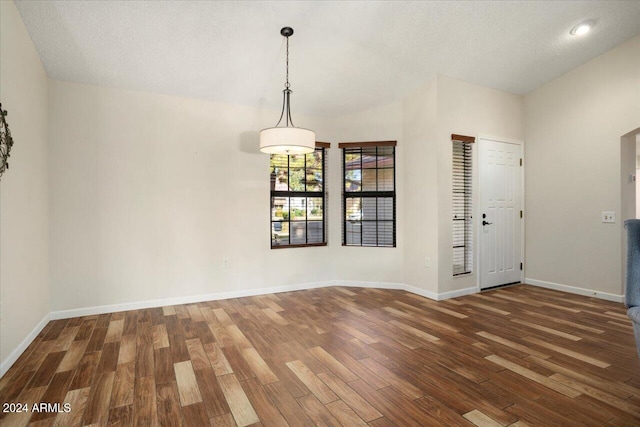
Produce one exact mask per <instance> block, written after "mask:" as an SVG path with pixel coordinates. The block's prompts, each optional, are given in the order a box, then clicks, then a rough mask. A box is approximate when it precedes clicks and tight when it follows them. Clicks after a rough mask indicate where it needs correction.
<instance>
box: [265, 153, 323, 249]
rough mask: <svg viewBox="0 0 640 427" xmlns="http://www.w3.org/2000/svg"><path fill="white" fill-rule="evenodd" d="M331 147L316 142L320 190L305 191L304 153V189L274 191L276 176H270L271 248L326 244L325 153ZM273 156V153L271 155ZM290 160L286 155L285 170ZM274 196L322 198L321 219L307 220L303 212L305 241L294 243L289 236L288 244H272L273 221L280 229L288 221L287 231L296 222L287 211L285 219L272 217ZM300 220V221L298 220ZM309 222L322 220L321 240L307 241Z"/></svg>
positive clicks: (306, 215)
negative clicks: (320, 177) (276, 219)
mask: <svg viewBox="0 0 640 427" xmlns="http://www.w3.org/2000/svg"><path fill="white" fill-rule="evenodd" d="M330 147H331V144H330V143H327V142H316V148H315V151H320V152H321V153H322V190H321V191H306V176H307V162H306V155H305V162H304V168H303V169H304V172H303V173H304V176H305V191H289V190H287V191H281V190H279V191H276V190H275V179H276V177H274V176H273V175H271V176H270V180H271V184H270V185H271V191H270V197H269V202H270V207H269V227H270V228H269V233H270V238H269V240H270V245H271V249H286V248H306V247H314V246H327V187H326V181H327V179H326V178H327V155H328V149H329V148H330ZM272 156H273V155H272ZM272 156H270V157H269V168H271V160H272V158H273V157H272ZM290 162H291V156H287V171H290V170H291V167H290ZM276 197H286V198H289V199H292V198H305V200H306V199H308V198H314V199H322V220H311V221H309V217H308V214H307V213H305V220H304V222H305V240H307V243H302V244H300V243H296V244H291V238H290V237H289V244H280V245H274V238H273V235H274V233H273V232H274V224H275V223H279V224H281V225H280V228H281V229H282V227H283V226H284V224H285V223H288V227H289V232H290V231H291V222H298V221H291V216H290V212H289V214H288V215H289V216H288V217H287V219H286V220H284V219H283V220H281V221H274V219H273V213H272V210H273V206H274V198H276ZM305 208H306V203H305ZM289 210H291V207H289ZM299 222H301V221H299ZM309 222H322V242H313V243H308V239H309Z"/></svg>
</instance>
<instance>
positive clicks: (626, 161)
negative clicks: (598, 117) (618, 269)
mask: <svg viewBox="0 0 640 427" xmlns="http://www.w3.org/2000/svg"><path fill="white" fill-rule="evenodd" d="M638 146H640V127H639V128H636V129H635V130H632V131H631V132H629V133H626V134H624V135H622V137H620V193H621V194H620V195H621V198H620V221H619V224H620V226H619V227H620V233H621V234H622V238H621V244H622V252H621V253H622V257H621V258H622V262H621V265H622V274H621V277H622V289H623V290H624V289H625V275H626V271H627V257H626V253H627V233H626V230H625V229H624V222H625V221H626V220H628V219H635V218H640V209H639V205H640V203H638V202H640V188H638V187H640V186H639V185H638V179H639V178H640V175H639V174H638V172H639V171H640V168H638V166H640V162H638V161H637V158H638V157H637V156H638V155H640V149H638V148H639V147H638Z"/></svg>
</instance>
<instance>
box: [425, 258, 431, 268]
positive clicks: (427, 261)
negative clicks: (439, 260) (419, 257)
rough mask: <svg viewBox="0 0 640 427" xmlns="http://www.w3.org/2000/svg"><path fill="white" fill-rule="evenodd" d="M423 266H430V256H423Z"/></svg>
mask: <svg viewBox="0 0 640 427" xmlns="http://www.w3.org/2000/svg"><path fill="white" fill-rule="evenodd" d="M424 268H431V258H429V257H428V256H426V257H424Z"/></svg>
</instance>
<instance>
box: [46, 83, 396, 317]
mask: <svg viewBox="0 0 640 427" xmlns="http://www.w3.org/2000/svg"><path fill="white" fill-rule="evenodd" d="M401 111H402V109H401V104H400V103H396V104H392V105H389V106H384V107H380V108H374V109H371V110H368V111H365V112H362V113H359V114H355V115H352V116H348V117H343V118H341V119H339V120H328V119H317V118H316V119H311V118H308V117H306V118H305V117H297V118H296V123H297V124H298V125H301V126H305V127H309V128H313V129H315V130H316V131H317V139H318V140H321V141H325V142H331V143H332V148H331V149H330V150H329V167H328V170H329V174H328V182H329V187H328V188H329V203H328V205H329V213H328V218H329V224H328V230H329V245H328V246H327V247H314V248H297V249H278V250H271V249H270V245H269V238H270V237H269V179H268V174H269V169H268V167H269V157H268V156H267V155H264V154H261V153H259V152H258V151H257V147H258V140H257V137H258V136H257V133H256V130H258V129H260V128H262V127H266V126H269V125H271V124H272V123H271V122H273V120H274V119H275V118H277V112H275V111H266V112H265V111H260V110H256V109H250V108H243V107H238V106H231V105H226V104H217V103H212V102H206V101H199V100H193V99H185V98H177V97H169V96H164V95H157V94H151V93H142V92H132V91H124V90H117V89H107V88H100V87H94V86H88V85H80V84H73V83H65V82H60V81H52V82H51V127H52V131H51V147H52V150H51V159H50V160H51V176H52V199H51V200H52V205H51V218H52V250H51V257H52V290H53V292H52V309H53V310H54V311H59V310H69V309H75V308H84V307H92V306H101V305H109V304H121V303H129V302H137V301H148V300H153V299H158V298H173V297H184V296H197V295H207V294H212V293H220V292H233V291H239V290H252V289H261V288H269V287H278V286H286V285H297V284H304V283H308V282H323V281H329V280H335V279H343V280H353V281H373V282H392V281H393V282H400V281H401V276H402V268H401V264H402V248H401V241H402V239H401V237H400V236H401V233H402V228H401V226H400V228H399V230H398V236H399V237H398V242H399V247H398V248H393V249H387V248H355V247H343V246H342V245H341V235H340V233H341V228H340V218H341V214H340V209H341V198H340V196H341V183H342V181H341V168H340V165H341V157H340V150H339V149H338V142H339V141H338V139H340V138H342V139H340V141H364V140H386V139H395V140H399V139H400V137H401V134H402V127H401ZM399 144H400V145H401V141H399ZM401 153H402V149H401V148H399V149H398V155H399V158H400V157H401ZM398 188H399V190H398V191H399V193H400V194H399V196H398V197H399V212H398V215H399V216H400V215H402V207H401V206H402V203H401V197H402V196H401V191H402V190H401V189H402V177H401V176H399V177H398ZM223 257H228V258H229V259H230V266H229V268H228V269H223V267H222V259H223Z"/></svg>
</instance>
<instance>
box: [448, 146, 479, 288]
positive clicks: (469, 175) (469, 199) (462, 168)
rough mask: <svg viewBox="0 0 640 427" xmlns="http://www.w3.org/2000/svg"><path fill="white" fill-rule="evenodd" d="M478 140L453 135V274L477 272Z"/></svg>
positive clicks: (454, 275)
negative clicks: (475, 169)
mask: <svg viewBox="0 0 640 427" xmlns="http://www.w3.org/2000/svg"><path fill="white" fill-rule="evenodd" d="M475 140H476V139H475V137H473V136H465V135H457V134H452V135H451V142H452V148H451V151H452V155H451V160H452V177H451V180H452V181H451V197H452V215H451V216H452V243H453V244H452V246H453V247H452V256H453V258H452V260H453V262H452V266H451V268H452V274H453V277H459V276H464V275H469V274H472V273H473V257H474V251H473V149H472V146H471V144H473V143H474V142H475ZM460 223H462V226H460ZM460 252H462V254H460ZM456 261H458V263H456ZM460 262H461V264H460Z"/></svg>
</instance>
